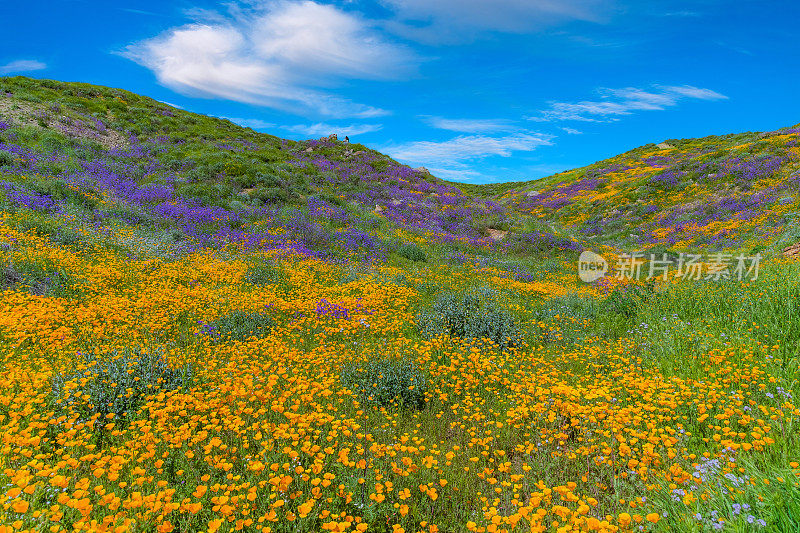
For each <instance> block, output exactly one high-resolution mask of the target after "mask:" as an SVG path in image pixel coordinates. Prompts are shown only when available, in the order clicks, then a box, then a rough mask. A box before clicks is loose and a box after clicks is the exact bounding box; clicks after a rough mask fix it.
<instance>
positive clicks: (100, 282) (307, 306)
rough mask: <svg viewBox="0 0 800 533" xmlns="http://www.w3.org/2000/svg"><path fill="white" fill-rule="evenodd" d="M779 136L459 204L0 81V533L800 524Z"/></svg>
mask: <svg viewBox="0 0 800 533" xmlns="http://www.w3.org/2000/svg"><path fill="white" fill-rule="evenodd" d="M798 141H800V127H798V126H794V127H789V128H786V129H783V130H780V131H776V132H766V133H746V134H738V135H729V136H719V137H707V138H703V139H689V140H667V141H664V142H659V143H658V144H648V145H644V146H642V147H640V148H636V149H634V150H631V151H629V152H626V153H624V154H621V155H619V156H616V157H613V158H610V159H607V160H604V161H601V162H598V163H595V164H593V165H589V166H587V167H585V168H581V169H575V170H572V171H569V172H564V173H560V174H557V175H554V176H550V177H548V178H545V179H542V180H536V181H533V182H526V183H503V184H492V185H468V184H457V183H451V182H447V181H444V180H441V179H438V178H436V177H435V176H432V175H430V174H429V173H428V172H427V171H425V170H424V169H412V168H409V167H407V166H404V165H401V164H399V163H397V162H396V161H394V160H392V159H391V158H390V157H388V156H386V155H384V154H381V153H379V152H377V151H375V150H371V149H370V148H368V147H366V146H362V145H359V144H350V143H346V142H342V141H340V140H338V139H336V138H334V137H328V138H323V139H316V140H306V141H290V140H285V139H280V138H278V137H275V136H271V135H267V134H263V133H258V132H255V131H253V130H251V129H247V128H242V127H240V126H237V125H235V124H233V123H231V122H230V121H227V120H223V119H218V118H213V117H207V116H202V115H197V114H193V113H189V112H187V111H184V110H180V109H176V108H173V107H171V106H168V105H166V104H163V103H160V102H157V101H155V100H152V99H149V98H146V97H143V96H139V95H136V94H133V93H130V92H127V91H124V90H120V89H111V88H104V87H97V86H92V85H87V84H81V83H63V82H56V81H50V80H33V79H29V78H22V77H14V78H0V188H1V189H2V194H0V211H2V215H0V257H1V258H2V263H3V278H2V282H3V291H2V293H0V485H2V487H3V491H4V496H3V497H2V498H0V532H4V531H51V532H53V533H56V532H58V531H114V532H115V533H116V532H123V531H135V532H148V533H149V532H155V531H158V532H165V533H168V532H170V531H181V532H189V531H192V532H193V531H240V530H243V531H260V532H262V533H273V532H306V531H308V532H311V531H315V532H316V531H359V532H364V531H366V532H367V533H378V532H380V533H388V532H392V533H403V532H405V531H408V532H412V531H414V532H417V531H420V532H422V531H425V532H428V533H436V532H453V533H456V532H458V533H460V532H463V531H474V532H478V533H487V532H489V533H509V532H511V531H604V532H630V531H686V532H695V531H706V530H730V531H796V530H798V528H800V451H799V450H800V439H799V438H798V436H799V435H800V432H798V431H797V427H798V423H800V407H798V404H797V403H796V402H797V396H798V395H799V394H800V364H799V362H800V349H798V346H800V320H798V317H800V265H798V264H797V263H796V262H792V261H790V260H788V259H787V258H785V257H781V254H780V251H781V250H782V248H784V247H785V246H787V245H790V244H793V243H795V242H797V241H798V240H800V229H798V225H797V223H796V214H797V212H798V209H800V205H799V204H798V201H799V198H800V197H799V196H798V194H797V193H798V190H797V189H798V180H799V179H800V173H799V170H798V169H799V168H800V163H799V161H800V148H798ZM584 249H591V250H593V251H595V252H599V253H602V254H603V255H604V256H605V257H606V258H608V259H609V260H610V261H611V262H612V263H614V261H615V260H616V263H617V264H619V263H620V261H621V259H620V258H621V257H622V255H623V254H624V253H625V252H631V251H634V250H641V251H650V252H652V253H659V254H663V255H664V257H667V256H668V257H669V258H670V261H673V260H674V263H673V262H669V261H668V265H671V266H673V267H676V268H679V267H680V265H682V263H681V261H682V259H680V258H682V256H681V255H680V254H681V253H684V252H686V253H688V252H699V253H701V254H705V255H707V256H711V255H715V254H716V255H717V257H718V258H721V257H723V256H725V257H727V258H728V259H732V258H733V257H734V255H735V254H739V256H740V257H744V256H745V255H747V256H748V257H749V258H750V259H753V260H754V261H755V259H754V257H756V256H755V254H759V253H760V254H761V255H760V256H757V257H760V258H762V259H763V262H762V264H761V265H760V266H761V270H760V271H759V270H758V269H756V270H755V271H753V270H748V271H747V273H746V276H745V278H742V277H741V276H738V277H737V276H735V275H732V272H731V271H727V270H725V271H723V270H719V269H717V270H716V272H715V273H714V272H711V270H710V265H708V264H706V263H698V264H696V265H695V267H698V268H701V267H708V268H709V270H705V271H703V273H704V274H706V273H707V274H708V275H704V276H700V275H698V276H697V277H685V276H684V277H680V276H666V275H665V276H664V277H663V278H661V277H658V278H657V279H644V276H642V277H641V279H640V278H637V277H635V276H625V275H619V276H614V275H608V276H606V277H603V278H602V279H600V280H598V281H596V282H592V283H584V282H582V281H580V280H579V279H577V276H576V275H575V273H576V263H577V261H578V257H579V253H580V252H581V251H582V250H584ZM750 256H752V257H750ZM762 256H763V257H762ZM676 257H677V258H678V259H676ZM612 266H613V265H612ZM699 272H700V271H699V270H698V273H699Z"/></svg>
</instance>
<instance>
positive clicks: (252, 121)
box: [221, 117, 275, 130]
mask: <svg viewBox="0 0 800 533" xmlns="http://www.w3.org/2000/svg"><path fill="white" fill-rule="evenodd" d="M221 118H224V119H225V120H230V121H231V122H233V123H234V124H238V125H240V126H243V127H245V128H253V129H254V130H266V129H269V128H274V127H275V124H273V123H272V122H267V121H266V120H261V119H258V118H239V117H221Z"/></svg>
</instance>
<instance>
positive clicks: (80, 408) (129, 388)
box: [52, 349, 193, 430]
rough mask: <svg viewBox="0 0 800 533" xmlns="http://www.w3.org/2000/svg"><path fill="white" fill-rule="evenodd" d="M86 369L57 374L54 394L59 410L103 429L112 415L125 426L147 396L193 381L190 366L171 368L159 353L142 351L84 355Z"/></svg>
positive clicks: (53, 383)
mask: <svg viewBox="0 0 800 533" xmlns="http://www.w3.org/2000/svg"><path fill="white" fill-rule="evenodd" d="M83 359H84V360H83V362H84V363H85V364H86V366H87V368H86V370H84V371H82V372H68V373H60V374H57V375H56V376H55V377H54V378H53V380H52V394H53V398H54V400H55V403H56V408H57V410H59V411H64V412H70V413H72V414H78V415H79V421H81V422H87V421H89V420H91V419H92V418H93V417H95V415H99V416H98V417H97V418H96V419H95V422H94V427H95V429H96V430H97V429H100V427H102V426H103V425H105V424H107V423H108V422H109V420H107V419H106V415H108V414H111V413H113V414H114V415H115V418H114V422H115V423H116V424H117V425H120V424H123V423H124V422H125V420H126V419H127V418H129V417H131V416H133V415H134V414H135V413H136V411H137V410H138V409H139V407H141V406H142V405H143V404H144V401H145V399H146V397H147V396H148V395H151V394H155V393H157V392H159V391H162V390H167V391H169V390H176V389H180V388H183V387H185V386H187V385H188V384H189V383H191V381H192V379H193V368H192V367H191V366H190V365H186V366H183V367H182V368H171V367H170V366H169V365H168V364H167V362H166V360H165V359H164V356H163V354H162V353H160V352H153V353H148V352H142V351H141V350H138V349H135V350H126V351H124V352H121V353H120V352H119V351H116V350H115V351H113V352H111V353H108V354H104V355H102V356H96V355H94V354H90V355H84V357H83Z"/></svg>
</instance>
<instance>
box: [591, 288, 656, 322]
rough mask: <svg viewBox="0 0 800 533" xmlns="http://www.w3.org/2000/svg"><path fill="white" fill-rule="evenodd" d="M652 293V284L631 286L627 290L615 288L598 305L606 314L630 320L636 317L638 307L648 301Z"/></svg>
mask: <svg viewBox="0 0 800 533" xmlns="http://www.w3.org/2000/svg"><path fill="white" fill-rule="evenodd" d="M653 293H654V287H653V285H652V284H647V285H632V286H629V287H627V288H624V289H622V288H620V287H617V288H616V289H614V290H613V291H612V292H611V294H609V295H608V296H607V297H606V299H605V300H603V301H602V302H601V304H600V309H601V310H602V311H604V312H606V313H611V314H616V315H622V316H625V317H627V318H631V317H633V316H635V315H636V313H637V311H638V309H639V306H640V305H641V304H642V303H643V302H646V301H647V300H649V299H650V297H651V296H652V295H653Z"/></svg>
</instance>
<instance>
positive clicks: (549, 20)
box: [383, 0, 614, 41]
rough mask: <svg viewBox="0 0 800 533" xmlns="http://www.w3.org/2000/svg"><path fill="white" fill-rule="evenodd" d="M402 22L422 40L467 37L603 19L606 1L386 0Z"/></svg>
mask: <svg viewBox="0 0 800 533" xmlns="http://www.w3.org/2000/svg"><path fill="white" fill-rule="evenodd" d="M383 3H384V4H385V5H387V6H388V7H389V8H391V9H393V10H394V11H395V12H396V14H397V17H398V18H399V19H400V21H402V22H395V23H394V24H393V25H391V27H392V28H393V29H394V30H395V31H397V32H399V33H402V34H403V35H405V36H406V37H409V38H412V39H418V40H421V41H453V40H465V39H469V38H471V37H473V36H474V35H475V34H476V33H478V32H481V31H502V32H516V33H521V32H527V31H531V30H536V29H541V28H544V27H547V26H551V25H553V24H558V23H560V22H565V21H570V20H582V21H591V22H602V21H603V20H605V18H606V16H607V13H608V12H609V11H610V9H612V8H613V5H614V2H608V1H603V0H383Z"/></svg>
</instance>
